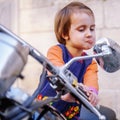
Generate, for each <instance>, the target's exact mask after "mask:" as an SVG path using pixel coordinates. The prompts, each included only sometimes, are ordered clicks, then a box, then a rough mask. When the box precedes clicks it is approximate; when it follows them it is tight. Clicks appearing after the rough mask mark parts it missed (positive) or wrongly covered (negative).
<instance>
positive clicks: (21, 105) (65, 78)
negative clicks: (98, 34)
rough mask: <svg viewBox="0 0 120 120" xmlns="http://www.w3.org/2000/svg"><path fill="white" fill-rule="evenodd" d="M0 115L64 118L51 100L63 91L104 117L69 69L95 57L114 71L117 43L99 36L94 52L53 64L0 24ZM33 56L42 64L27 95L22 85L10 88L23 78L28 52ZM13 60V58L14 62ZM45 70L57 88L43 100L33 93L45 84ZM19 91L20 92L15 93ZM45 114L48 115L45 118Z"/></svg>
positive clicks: (5, 118)
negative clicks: (63, 63) (34, 85)
mask: <svg viewBox="0 0 120 120" xmlns="http://www.w3.org/2000/svg"><path fill="white" fill-rule="evenodd" d="M0 51H3V52H0V119H1V120H21V119H25V118H26V119H28V120H30V119H32V116H33V114H34V113H35V112H36V111H37V112H40V115H39V116H38V118H39V119H41V120H42V118H44V119H48V120H49V117H48V116H49V115H50V116H52V120H66V118H65V117H64V116H63V115H62V114H61V113H59V112H58V111H57V110H56V109H55V108H53V107H52V106H50V103H51V102H53V101H57V100H59V99H60V97H61V95H62V94H63V93H64V91H66V90H67V92H70V93H72V95H74V96H75V97H76V99H77V100H78V101H79V102H81V103H82V104H83V105H84V106H85V107H87V108H88V109H89V110H90V111H91V112H93V113H94V114H96V115H97V116H98V118H99V119H100V120H105V119H106V118H105V116H104V115H101V113H100V112H99V111H98V109H97V108H96V107H94V106H93V105H92V104H91V103H90V102H89V100H88V97H87V95H86V94H85V92H84V90H83V89H82V88H81V87H78V86H77V84H76V83H77V78H76V77H75V76H74V75H73V74H72V73H71V72H70V71H69V70H68V68H69V67H70V65H71V64H72V63H73V62H75V61H77V60H86V59H89V58H95V59H96V61H97V62H98V64H99V65H100V66H101V67H102V68H103V69H104V70H105V71H106V72H110V73H112V72H115V71H117V70H119V69H120V53H119V51H120V46H119V45H118V44H117V43H116V42H114V41H113V40H111V39H108V38H101V39H100V40H98V41H97V43H96V45H95V46H94V49H93V51H94V54H93V55H89V56H80V57H75V58H73V59H71V60H70V61H69V62H68V63H66V64H65V65H64V66H62V67H56V66H54V65H53V64H52V63H51V62H50V61H49V60H48V59H47V58H46V57H45V56H44V55H43V54H41V53H40V52H39V51H38V50H37V49H35V48H33V47H32V46H31V45H30V44H28V43H27V42H25V41H24V40H22V39H21V38H19V37H18V36H17V35H15V34H14V33H12V32H11V31H10V30H8V29H7V28H5V27H4V26H2V25H0ZM29 55H30V56H32V57H33V58H34V59H35V60H37V61H38V62H39V63H40V64H41V65H42V66H43V70H42V74H41V78H40V81H39V85H38V88H37V89H36V90H35V91H34V93H33V94H32V95H31V96H30V95H28V94H27V93H25V92H23V91H22V90H21V89H18V88H13V86H12V85H13V83H14V82H15V81H16V79H17V78H21V79H23V76H22V74H21V72H22V70H23V69H24V66H25V65H26V63H27V59H28V56H29ZM13 61H14V62H13ZM46 70H48V71H49V72H50V73H51V76H50V78H49V79H50V84H51V86H52V87H53V88H54V89H55V90H57V91H59V92H58V93H57V95H56V96H55V97H48V98H47V99H45V100H42V101H36V100H35V99H36V97H37V95H38V93H39V91H40V90H41V88H42V85H43V84H44V80H45V77H46ZM18 95H19V96H18ZM46 117H47V118H46Z"/></svg>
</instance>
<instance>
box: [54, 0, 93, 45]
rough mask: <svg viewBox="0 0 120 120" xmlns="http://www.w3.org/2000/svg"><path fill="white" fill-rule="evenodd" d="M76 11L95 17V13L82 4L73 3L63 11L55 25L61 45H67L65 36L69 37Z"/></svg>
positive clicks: (60, 12)
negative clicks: (72, 18)
mask: <svg viewBox="0 0 120 120" xmlns="http://www.w3.org/2000/svg"><path fill="white" fill-rule="evenodd" d="M76 11H84V12H86V13H88V14H90V15H92V16H93V17H94V14H93V11H92V10H91V9H90V8H89V7H87V6H86V5H84V4H83V3H81V2H71V3H70V4H68V5H67V6H65V7H64V8H63V9H61V10H60V11H59V12H58V13H57V14H56V17H55V23H54V31H55V34H56V37H57V40H58V42H59V43H61V44H66V43H65V42H66V41H65V39H64V38H63V36H66V35H67V36H68V35H69V29H70V25H71V20H70V17H71V15H72V14H73V13H75V12H76Z"/></svg>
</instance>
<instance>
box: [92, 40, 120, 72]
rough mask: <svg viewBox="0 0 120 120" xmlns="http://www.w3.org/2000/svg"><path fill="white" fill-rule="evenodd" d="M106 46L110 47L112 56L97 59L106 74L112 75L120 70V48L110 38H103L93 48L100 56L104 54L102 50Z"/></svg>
mask: <svg viewBox="0 0 120 120" xmlns="http://www.w3.org/2000/svg"><path fill="white" fill-rule="evenodd" d="M105 45H106V46H108V47H109V49H110V52H111V54H108V55H103V56H102V57H97V58H95V59H96V60H97V62H98V64H99V65H100V67H102V68H103V69H104V70H105V71H106V72H110V73H112V72H115V71H117V70H119V69H120V46H119V45H118V44H117V43H116V42H115V41H113V40H111V39H109V38H101V39H99V40H98V41H97V42H96V44H95V46H94V48H93V51H94V53H95V54H98V53H101V52H103V50H102V49H103V46H105Z"/></svg>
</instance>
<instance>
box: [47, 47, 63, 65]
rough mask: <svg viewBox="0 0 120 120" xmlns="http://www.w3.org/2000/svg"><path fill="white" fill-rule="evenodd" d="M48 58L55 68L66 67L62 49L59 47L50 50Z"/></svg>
mask: <svg viewBox="0 0 120 120" xmlns="http://www.w3.org/2000/svg"><path fill="white" fill-rule="evenodd" d="M47 58H48V59H49V60H50V61H51V62H52V64H53V65H55V66H62V65H64V61H63V54H62V49H61V48H60V47H59V46H57V45H56V46H53V47H51V48H50V49H49V50H48V53H47Z"/></svg>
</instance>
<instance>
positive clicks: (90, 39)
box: [66, 12, 95, 50]
mask: <svg viewBox="0 0 120 120" xmlns="http://www.w3.org/2000/svg"><path fill="white" fill-rule="evenodd" d="M94 44H95V20H94V17H93V16H92V15H88V14H87V13H85V12H77V13H74V14H72V16H71V27H70V30H69V36H66V45H67V46H70V47H74V48H76V49H78V50H88V49H90V48H92V47H93V45H94Z"/></svg>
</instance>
